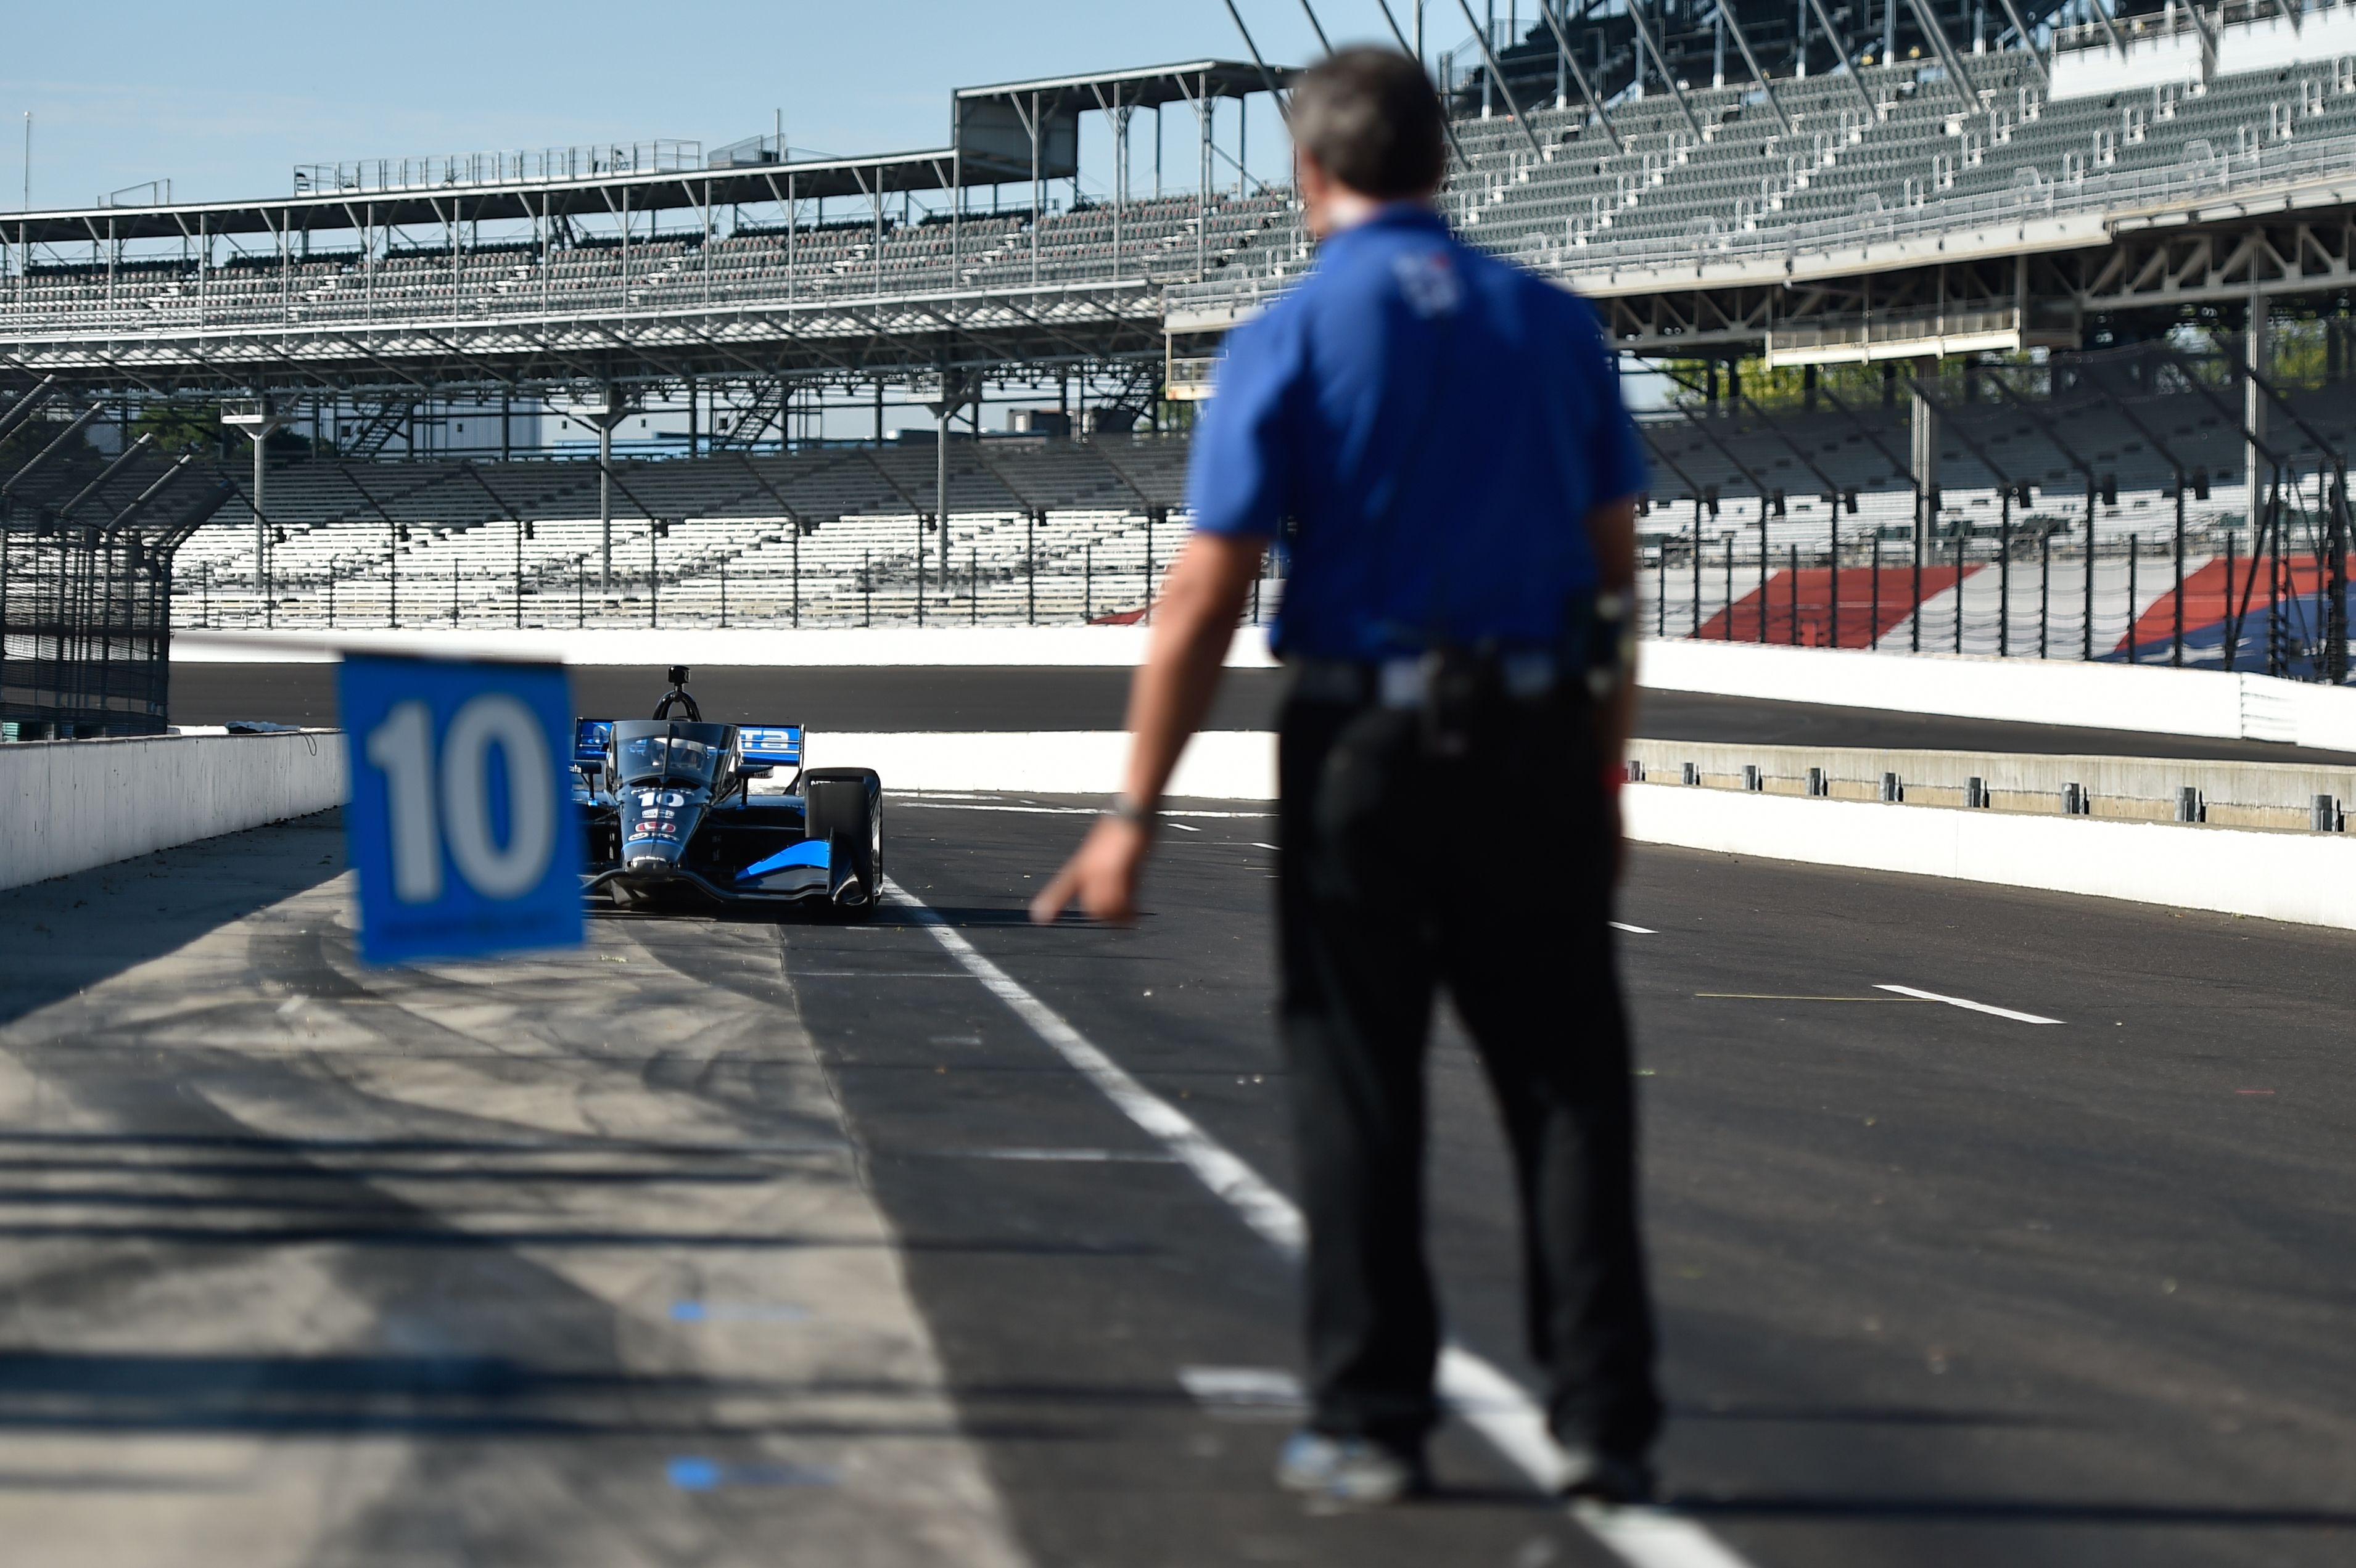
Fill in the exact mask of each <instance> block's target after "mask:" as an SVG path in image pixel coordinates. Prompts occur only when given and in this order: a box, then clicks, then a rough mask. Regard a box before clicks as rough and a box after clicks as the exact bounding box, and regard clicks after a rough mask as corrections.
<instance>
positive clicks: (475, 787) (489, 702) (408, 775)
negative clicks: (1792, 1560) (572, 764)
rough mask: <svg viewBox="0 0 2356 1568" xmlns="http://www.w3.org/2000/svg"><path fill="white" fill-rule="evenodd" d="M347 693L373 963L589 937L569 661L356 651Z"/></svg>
mask: <svg viewBox="0 0 2356 1568" xmlns="http://www.w3.org/2000/svg"><path fill="white" fill-rule="evenodd" d="M337 697H338V702H339V705H340V707H341V709H342V718H343V726H344V734H345V745H346V748H347V758H348V765H349V768H350V771H351V782H352V788H351V797H352V798H351V805H349V806H348V807H347V808H346V814H345V833H346V837H347V838H348V842H349V845H350V855H351V862H352V867H353V869H354V870H355V871H356V872H357V873H358V875H359V912H360V942H359V949H360V956H361V958H362V959H364V960H365V961H367V962H369V963H371V964H399V963H405V962H407V961H410V960H412V959H419V958H455V957H469V956H473V955H478V954H487V953H498V952H505V951H509V950H511V949H515V948H524V947H560V946H576V945H578V944H580V942H581V939H582V920H581V846H580V832H581V830H580V825H579V823H578V822H577V821H575V820H574V818H575V812H574V808H573V792H572V790H571V788H570V787H569V785H570V780H569V778H568V776H567V774H566V773H565V766H566V763H567V762H568V761H569V759H570V757H571V754H572V753H571V744H572V741H571V736H572V728H573V726H572V720H571V718H570V716H569V715H570V713H571V704H570V702H569V700H568V694H567V691H566V688H565V681H564V671H563V670H562V668H561V667H557V666H554V665H517V664H455V663H449V662H445V661H442V660H435V659H412V658H386V657H380V656H365V657H353V658H348V659H346V660H345V661H344V665H343V669H342V672H341V677H340V679H339V681H338V683H337Z"/></svg>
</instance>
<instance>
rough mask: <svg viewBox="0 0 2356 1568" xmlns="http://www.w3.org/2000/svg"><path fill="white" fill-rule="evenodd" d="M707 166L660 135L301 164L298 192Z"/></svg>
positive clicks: (545, 179)
mask: <svg viewBox="0 0 2356 1568" xmlns="http://www.w3.org/2000/svg"><path fill="white" fill-rule="evenodd" d="M702 166H703V144H702V143H701V142H682V141H671V140H660V139H658V140H656V141H651V142H598V143H593V144H588V145H585V146H579V147H542V148H540V149H539V150H537V151H519V152H496V153H456V154H451V155H443V156H436V157H430V158H360V159H357V160H355V161H353V162H350V163H339V164H298V165H295V195H296V196H317V195H320V194H322V193H325V192H329V191H350V192H353V193H355V194H365V193H368V192H373V191H400V190H445V189H450V188H453V187H475V186H503V185H519V184H520V185H545V184H553V183H556V182H559V181H567V182H569V181H575V180H584V179H594V178H597V177H599V176H607V175H667V174H683V173H686V172H688V171H690V170H693V169H700V168H701V167H702Z"/></svg>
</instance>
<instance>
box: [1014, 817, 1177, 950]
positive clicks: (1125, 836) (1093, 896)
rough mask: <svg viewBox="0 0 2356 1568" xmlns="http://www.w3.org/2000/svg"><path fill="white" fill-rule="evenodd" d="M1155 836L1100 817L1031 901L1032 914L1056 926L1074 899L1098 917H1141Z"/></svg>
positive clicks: (1124, 920) (1121, 920)
mask: <svg viewBox="0 0 2356 1568" xmlns="http://www.w3.org/2000/svg"><path fill="white" fill-rule="evenodd" d="M1152 842H1153V836H1152V835H1151V833H1149V832H1147V831H1146V830H1145V828H1144V827H1141V826H1140V825H1139V824H1137V823H1134V822H1123V821H1121V820H1120V819H1119V817H1114V816H1107V817H1103V818H1101V819H1099V820H1098V823H1097V825H1096V827H1093V828H1091V829H1089V831H1088V836H1087V837H1086V838H1083V839H1082V840H1080V847H1079V848H1078V849H1077V850H1076V851H1075V852H1074V853H1073V855H1072V858H1071V859H1068V860H1066V861H1065V862H1064V869H1062V870H1060V871H1058V872H1056V873H1055V880H1054V881H1052V882H1049V883H1048V884H1047V889H1046V891H1044V892H1043V893H1041V894H1040V895H1039V896H1038V897H1037V898H1035V899H1033V900H1032V901H1031V918H1032V920H1033V922H1035V923H1038V924H1040V925H1052V924H1054V923H1055V920H1056V919H1057V917H1059V916H1060V915H1062V913H1063V912H1064V911H1066V909H1068V908H1070V907H1071V905H1072V902H1073V901H1074V900H1077V901H1079V906H1080V908H1082V909H1083V910H1085V911H1087V912H1088V913H1089V914H1091V915H1093V916H1095V917H1096V918H1097V919H1098V920H1102V921H1109V922H1110V923H1113V924H1115V925H1127V924H1129V923H1130V922H1131V921H1134V920H1135V919H1136V918H1137V883H1138V879H1139V878H1140V877H1141V876H1143V875H1144V873H1145V852H1146V850H1147V849H1148V848H1151V846H1152Z"/></svg>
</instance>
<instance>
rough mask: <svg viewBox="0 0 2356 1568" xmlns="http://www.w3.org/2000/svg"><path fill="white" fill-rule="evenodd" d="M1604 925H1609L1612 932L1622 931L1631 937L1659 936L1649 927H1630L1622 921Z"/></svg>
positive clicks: (1609, 922)
mask: <svg viewBox="0 0 2356 1568" xmlns="http://www.w3.org/2000/svg"><path fill="white" fill-rule="evenodd" d="M1606 924H1608V925H1610V926H1611V927H1612V930H1614V931H1624V932H1626V933H1628V934H1629V935H1631V936H1658V935H1660V934H1661V933H1659V932H1657V931H1655V930H1654V929H1653V928H1652V927H1651V926H1649V925H1630V924H1629V923H1627V922H1626V921H1624V920H1614V921H1608V922H1606Z"/></svg>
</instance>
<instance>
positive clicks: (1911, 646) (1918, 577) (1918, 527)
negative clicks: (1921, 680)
mask: <svg viewBox="0 0 2356 1568" xmlns="http://www.w3.org/2000/svg"><path fill="white" fill-rule="evenodd" d="M1922 512H1923V503H1922V492H1921V491H1919V490H1918V491H1916V492H1915V494H1914V620H1913V629H1912V631H1910V632H1909V633H1908V634H1907V639H1906V646H1907V651H1908V652H1909V653H1917V654H1919V653H1921V652H1922V547H1923V545H1924V543H1925V542H1927V541H1926V539H1925V537H1924V536H1925V535H1926V534H1927V533H1928V531H1929V529H1930V527H1931V525H1930V523H1929V522H1927V521H1925V520H1924V518H1923V516H1922Z"/></svg>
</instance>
